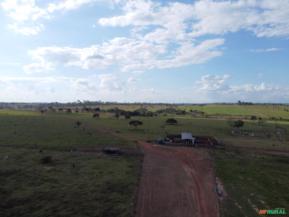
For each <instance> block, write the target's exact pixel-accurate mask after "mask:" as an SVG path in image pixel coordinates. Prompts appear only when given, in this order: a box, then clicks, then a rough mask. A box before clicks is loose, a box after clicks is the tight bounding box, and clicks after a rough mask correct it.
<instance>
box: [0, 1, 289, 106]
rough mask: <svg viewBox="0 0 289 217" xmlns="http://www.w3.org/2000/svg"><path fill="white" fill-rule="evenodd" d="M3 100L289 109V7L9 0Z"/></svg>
mask: <svg viewBox="0 0 289 217" xmlns="http://www.w3.org/2000/svg"><path fill="white" fill-rule="evenodd" d="M0 31H1V35H0V48H1V49H0V88H1V91H0V101H7V102H12V101H13V102H15V101H17V102H50V101H59V102H67V101H76V100H103V101H119V102H178V103H180V102H186V103H208V102H236V101H238V100H244V101H253V102H281V103H289V71H288V69H289V41H288V39H289V0H274V1H271V0H233V1H229V0H215V1H214V0H202V1H189V0H186V1H184V0H183V1H149V0H133V1H132V0H106V1H105V0H57V1H56V0H38V1H37V0H3V1H1V3H0Z"/></svg>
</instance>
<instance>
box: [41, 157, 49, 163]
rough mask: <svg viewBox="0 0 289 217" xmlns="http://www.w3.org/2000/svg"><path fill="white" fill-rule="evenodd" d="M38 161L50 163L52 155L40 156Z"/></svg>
mask: <svg viewBox="0 0 289 217" xmlns="http://www.w3.org/2000/svg"><path fill="white" fill-rule="evenodd" d="M40 162H41V163H42V164H51V163H52V157H51V156H45V157H43V158H41V160H40Z"/></svg>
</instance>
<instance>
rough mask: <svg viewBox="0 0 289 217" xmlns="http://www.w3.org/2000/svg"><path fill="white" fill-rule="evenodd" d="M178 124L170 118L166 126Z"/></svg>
mask: <svg viewBox="0 0 289 217" xmlns="http://www.w3.org/2000/svg"><path fill="white" fill-rule="evenodd" d="M177 123H178V121H177V120H176V119H174V118H169V119H167V120H166V124H170V125H175V124H177Z"/></svg>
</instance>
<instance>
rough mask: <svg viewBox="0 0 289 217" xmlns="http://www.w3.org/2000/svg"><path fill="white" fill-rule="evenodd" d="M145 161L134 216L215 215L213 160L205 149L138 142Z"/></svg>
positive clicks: (215, 198)
mask: <svg viewBox="0 0 289 217" xmlns="http://www.w3.org/2000/svg"><path fill="white" fill-rule="evenodd" d="M140 145H141V147H142V149H143V151H144V155H145V156H144V162H143V171H142V178H141V181H140V189H139V194H138V200H137V208H136V217H218V216H219V207H218V198H217V194H216V186H215V177H214V171H213V165H212V161H211V159H210V157H209V154H208V153H207V151H206V150H204V149H194V148H189V147H165V146H159V145H153V144H150V143H145V142H140Z"/></svg>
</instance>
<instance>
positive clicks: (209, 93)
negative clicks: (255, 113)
mask: <svg viewBox="0 0 289 217" xmlns="http://www.w3.org/2000/svg"><path fill="white" fill-rule="evenodd" d="M229 78H230V76H229V75H204V76H202V77H201V79H200V80H199V81H197V82H196V87H195V88H194V92H196V93H197V94H198V95H201V96H202V97H203V99H204V100H203V101H207V102H237V101H238V100H245V101H252V102H284V101H285V102H288V100H289V94H288V93H289V88H288V87H284V86H278V85H269V84H266V83H265V82H261V83H259V84H250V83H245V84H239V85H232V84H228V79H229Z"/></svg>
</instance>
